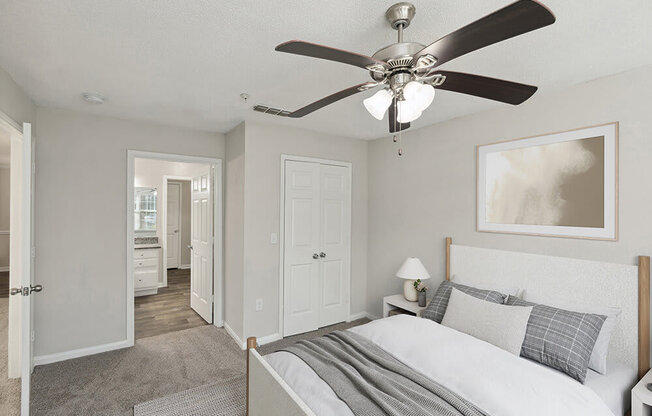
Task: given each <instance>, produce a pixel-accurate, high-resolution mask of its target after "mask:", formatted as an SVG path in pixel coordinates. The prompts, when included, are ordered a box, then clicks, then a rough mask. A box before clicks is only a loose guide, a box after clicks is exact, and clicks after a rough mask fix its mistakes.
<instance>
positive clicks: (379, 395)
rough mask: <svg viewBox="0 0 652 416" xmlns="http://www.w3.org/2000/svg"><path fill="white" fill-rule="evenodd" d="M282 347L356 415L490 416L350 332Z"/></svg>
mask: <svg viewBox="0 0 652 416" xmlns="http://www.w3.org/2000/svg"><path fill="white" fill-rule="evenodd" d="M283 351H287V352H290V353H292V354H294V355H296V356H297V357H299V358H301V359H302V360H303V361H305V362H306V364H308V365H309V366H310V367H311V368H312V369H313V370H314V371H315V373H317V375H319V377H321V379H322V380H324V381H325V382H326V383H327V384H328V385H329V386H330V387H331V388H332V389H333V391H334V392H335V394H336V395H337V397H339V398H340V399H341V400H342V401H344V402H345V403H346V404H347V405H348V406H349V408H350V409H351V411H352V412H353V414H354V415H356V416H377V415H391V416H486V414H485V413H484V412H482V411H481V410H480V409H478V408H476V407H475V406H474V405H473V404H471V403H469V402H468V401H466V400H464V399H463V398H461V397H460V396H458V395H457V394H455V393H453V392H451V391H450V390H448V389H446V388H445V387H443V386H442V385H440V384H438V383H436V382H434V381H433V380H430V379H429V378H427V377H426V376H424V375H423V374H421V373H419V372H417V371H415V370H413V369H411V368H410V367H408V366H406V365H405V364H403V363H401V362H400V361H398V360H397V359H396V358H394V357H393V356H392V355H390V354H389V353H387V352H385V350H383V349H382V348H380V347H378V346H377V345H376V344H374V343H373V342H371V341H369V340H367V339H366V338H364V337H362V336H360V335H357V334H355V333H353V332H350V331H336V332H331V333H330V334H328V335H325V336H323V337H319V338H316V339H313V340H306V341H300V342H297V343H296V344H293V345H291V346H289V347H287V348H284V349H283ZM424 353H427V352H424ZM444 359H445V358H444ZM308 405H309V404H308Z"/></svg>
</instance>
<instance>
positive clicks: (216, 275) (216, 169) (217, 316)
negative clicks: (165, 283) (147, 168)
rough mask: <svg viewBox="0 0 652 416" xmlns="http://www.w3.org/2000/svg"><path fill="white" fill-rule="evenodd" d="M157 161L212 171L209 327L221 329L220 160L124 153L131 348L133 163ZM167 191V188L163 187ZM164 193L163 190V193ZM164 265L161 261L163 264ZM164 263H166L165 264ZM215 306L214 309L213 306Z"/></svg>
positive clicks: (131, 342) (130, 339)
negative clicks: (204, 166) (197, 165)
mask: <svg viewBox="0 0 652 416" xmlns="http://www.w3.org/2000/svg"><path fill="white" fill-rule="evenodd" d="M136 158H143V159H158V160H167V161H171V162H186V163H204V164H209V165H211V169H212V170H213V175H212V176H213V184H214V185H213V189H212V190H213V195H214V200H213V219H214V220H213V325H215V326H219V327H221V326H222V325H224V318H223V317H224V277H223V259H222V253H223V241H224V232H223V225H222V221H223V220H222V218H223V217H222V213H223V192H224V191H223V190H224V183H223V180H222V179H223V177H224V172H223V163H222V159H219V158H212V157H201V156H186V155H178V154H172V153H155V152H144V151H140V150H127V244H126V246H127V278H126V281H127V334H126V335H127V343H128V344H129V346H133V345H134V339H135V333H134V331H135V329H134V261H133V259H134V237H135V232H134V213H133V210H134V159H136ZM166 188H167V187H166ZM165 192H167V189H166V190H165ZM164 261H165V260H164ZM166 263H167V261H166ZM218 302H219V304H218V305H217V307H216V304H217V303H218Z"/></svg>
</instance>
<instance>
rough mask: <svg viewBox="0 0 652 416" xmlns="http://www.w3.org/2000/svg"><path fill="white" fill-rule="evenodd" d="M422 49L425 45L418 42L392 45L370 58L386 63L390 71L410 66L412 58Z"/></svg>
mask: <svg viewBox="0 0 652 416" xmlns="http://www.w3.org/2000/svg"><path fill="white" fill-rule="evenodd" d="M423 48H425V45H422V44H420V43H418V42H401V43H393V44H391V45H389V46H385V47H384V48H382V49H380V50H379V51H377V52H376V53H374V54H373V55H372V58H374V59H378V60H379V61H385V62H387V63H388V64H389V67H390V68H392V69H394V68H399V67H409V66H410V65H412V57H413V56H414V55H415V54H416V53H417V52H419V51H420V50H421V49H423ZM407 58H409V62H407Z"/></svg>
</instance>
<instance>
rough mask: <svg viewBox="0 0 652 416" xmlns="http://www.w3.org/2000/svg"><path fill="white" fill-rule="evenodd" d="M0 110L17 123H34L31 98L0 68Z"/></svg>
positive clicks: (34, 114) (34, 112)
mask: <svg viewBox="0 0 652 416" xmlns="http://www.w3.org/2000/svg"><path fill="white" fill-rule="evenodd" d="M0 111H2V112H3V113H5V114H6V115H8V116H9V117H11V118H12V119H13V120H14V121H15V122H17V123H24V122H27V123H34V121H35V120H36V106H35V105H34V103H33V102H32V100H31V98H29V97H28V96H27V94H25V93H24V92H23V90H22V89H21V88H20V87H19V86H18V85H17V84H16V83H15V82H14V80H13V79H12V78H11V76H9V74H8V73H7V72H5V71H4V70H3V69H2V68H0Z"/></svg>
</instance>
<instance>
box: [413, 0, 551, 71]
mask: <svg viewBox="0 0 652 416" xmlns="http://www.w3.org/2000/svg"><path fill="white" fill-rule="evenodd" d="M554 22H555V16H554V15H553V14H552V13H551V12H550V11H549V10H548V9H547V8H546V7H545V6H543V5H541V4H540V3H538V2H536V1H534V0H519V1H517V2H515V3H512V4H510V5H509V6H507V7H504V8H502V9H500V10H498V11H495V12H493V13H491V14H490V15H487V16H485V17H483V18H482V19H480V20H476V21H475V22H473V23H471V24H469V25H467V26H464V27H463V28H461V29H458V30H456V31H455V32H453V33H450V34H448V35H446V36H444V37H443V38H441V39H439V40H437V41H435V42H434V43H432V44H430V45H429V46H426V47H425V48H423V49H422V50H420V51H419V52H417V54H416V55H415V57H416V58H417V59H418V57H420V56H421V55H432V56H434V57H435V58H437V63H436V64H435V66H439V65H441V64H443V63H444V62H448V61H450V60H451V59H455V58H457V57H460V56H462V55H464V54H466V53H469V52H472V51H475V50H477V49H481V48H484V47H485V46H489V45H493V44H494V43H497V42H501V41H503V40H506V39H509V38H512V37H514V36H518V35H522V34H524V33H527V32H530V31H532V30H535V29H540V28H542V27H545V26H548V25H550V24H552V23H554ZM415 62H416V59H415Z"/></svg>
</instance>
